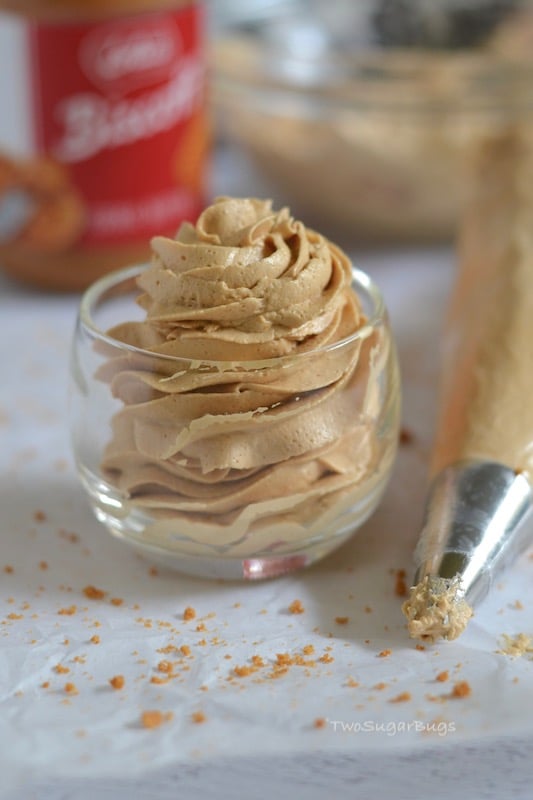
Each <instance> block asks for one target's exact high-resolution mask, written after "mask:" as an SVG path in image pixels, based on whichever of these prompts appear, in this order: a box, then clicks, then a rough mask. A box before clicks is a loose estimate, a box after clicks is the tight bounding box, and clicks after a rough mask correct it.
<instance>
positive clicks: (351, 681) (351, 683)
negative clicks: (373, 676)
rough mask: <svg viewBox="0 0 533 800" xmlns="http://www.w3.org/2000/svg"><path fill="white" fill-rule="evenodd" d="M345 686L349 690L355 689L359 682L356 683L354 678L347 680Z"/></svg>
mask: <svg viewBox="0 0 533 800" xmlns="http://www.w3.org/2000/svg"><path fill="white" fill-rule="evenodd" d="M346 686H349V687H350V689H356V688H357V687H358V686H359V681H356V680H355V678H348V680H347V681H346Z"/></svg>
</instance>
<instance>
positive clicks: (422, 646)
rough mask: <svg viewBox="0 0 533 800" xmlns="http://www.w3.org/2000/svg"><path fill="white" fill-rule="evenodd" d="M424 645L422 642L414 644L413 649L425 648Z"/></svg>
mask: <svg viewBox="0 0 533 800" xmlns="http://www.w3.org/2000/svg"><path fill="white" fill-rule="evenodd" d="M425 649H426V646H425V645H424V644H415V650H425Z"/></svg>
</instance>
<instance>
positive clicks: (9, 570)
mask: <svg viewBox="0 0 533 800" xmlns="http://www.w3.org/2000/svg"><path fill="white" fill-rule="evenodd" d="M14 571H15V570H14V569H13V567H12V566H11V564H6V565H5V567H4V572H5V573H6V575H12V574H13V573H14Z"/></svg>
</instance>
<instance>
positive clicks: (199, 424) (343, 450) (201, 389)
mask: <svg viewBox="0 0 533 800" xmlns="http://www.w3.org/2000/svg"><path fill="white" fill-rule="evenodd" d="M152 247H153V258H152V263H151V266H150V267H149V268H148V269H147V270H146V271H145V272H144V273H143V274H142V275H141V276H140V277H139V278H138V285H139V287H140V288H141V290H142V292H143V294H142V295H141V297H140V298H139V301H138V302H139V304H140V305H141V307H142V308H143V309H144V310H145V312H146V318H145V319H144V320H143V321H141V322H127V323H124V324H121V325H119V326H117V327H115V328H114V329H112V330H111V331H110V335H111V336H113V337H114V338H116V339H118V340H120V341H122V342H125V343H128V344H131V345H134V346H136V347H140V348H144V349H145V350H149V351H151V353H153V354H161V355H162V356H172V357H173V358H174V360H168V359H165V358H159V359H154V357H153V356H146V355H142V354H139V353H131V354H126V355H123V356H121V357H114V358H110V359H109V360H108V361H107V362H106V363H105V364H104V365H103V366H102V367H101V368H100V371H99V377H100V378H101V379H103V380H106V381H108V382H110V384H111V387H112V391H113V394H114V395H115V396H116V397H117V398H118V399H119V400H120V401H121V402H122V403H123V408H122V409H121V410H120V411H119V412H118V413H117V414H116V415H115V417H114V419H113V423H112V438H111V441H110V442H109V445H108V447H107V450H106V453H105V458H104V462H103V470H104V473H105V475H106V476H107V478H108V479H109V481H110V482H111V483H112V484H114V485H115V486H117V487H118V488H119V489H120V490H121V491H122V492H124V493H126V494H127V496H128V497H129V503H130V505H131V506H133V507H138V508H140V509H142V510H143V511H145V512H146V513H147V514H149V515H150V517H151V518H152V519H153V523H152V524H151V525H149V526H148V528H147V530H146V532H145V538H146V539H147V540H152V541H153V542H154V543H156V544H162V543H163V544H164V545H165V546H167V547H168V546H172V537H175V535H176V531H178V532H179V534H180V535H182V536H183V537H187V538H186V539H182V540H180V542H179V549H180V550H181V551H184V550H187V549H189V550H190V551H191V552H193V553H195V552H201V551H202V547H204V546H205V547H212V548H223V549H224V552H225V553H226V554H228V553H230V554H232V555H236V554H239V555H245V554H253V553H257V552H258V551H260V550H265V549H269V548H270V549H276V552H278V551H279V550H280V549H281V550H282V549H283V548H284V547H285V548H287V547H293V546H294V541H295V540H297V539H303V538H307V537H308V536H309V531H314V530H319V529H321V528H323V526H324V524H325V522H326V521H329V522H330V523H331V525H332V528H331V532H332V533H334V532H335V529H334V524H337V523H336V518H337V517H338V516H339V512H341V511H342V512H344V514H345V517H344V519H343V524H344V525H349V524H350V521H351V519H352V517H351V516H350V514H351V508H352V507H353V505H354V503H355V502H356V501H357V500H358V499H361V497H365V495H366V494H368V492H369V491H370V490H371V489H372V484H375V485H376V486H377V485H378V484H379V483H380V481H382V480H383V475H384V471H386V470H387V468H388V466H389V465H390V460H391V458H392V451H393V447H389V448H388V451H387V452H388V455H386V454H385V455H384V452H383V450H384V447H385V445H379V446H378V444H377V442H376V437H375V435H374V427H375V417H376V415H377V412H378V408H379V389H378V377H379V375H380V373H381V371H382V369H383V367H384V363H385V360H386V356H387V352H388V340H387V339H386V337H385V335H384V333H383V332H379V333H378V332H376V331H375V330H372V328H371V327H370V326H367V325H366V324H365V323H366V320H365V318H364V316H363V314H362V311H361V307H360V302H359V299H358V298H357V296H356V295H355V294H354V292H353V291H352V289H351V278H352V273H351V264H350V262H349V260H348V258H347V257H346V256H345V255H344V254H343V253H342V252H341V251H340V250H339V249H337V248H336V247H335V246H334V245H333V244H331V243H330V242H329V241H327V240H326V239H324V238H323V237H322V236H320V235H319V234H317V233H315V232H313V231H311V230H308V229H306V228H305V226H304V225H303V224H302V223H301V222H298V221H295V220H294V219H293V218H291V216H290V214H289V211H288V209H286V208H283V209H281V210H280V211H273V210H272V207H271V203H270V202H269V201H262V200H256V199H231V198H219V199H218V200H217V201H216V202H215V203H214V204H213V205H212V206H210V207H209V208H207V209H206V210H205V211H204V212H203V213H202V215H201V216H200V218H199V219H198V222H197V224H196V226H193V225H191V224H189V223H186V224H184V225H183V226H182V227H181V229H180V231H179V233H178V236H177V238H176V240H171V239H167V238H162V237H158V238H156V239H154V240H153V242H152ZM357 330H360V331H361V334H360V336H359V337H357V338H356V339H355V340H353V341H352V342H350V343H349V344H345V345H343V346H341V347H338V348H336V349H333V350H328V351H323V350H322V351H321V350H320V348H323V347H325V346H327V345H331V344H332V343H335V342H337V341H339V340H341V339H344V338H345V337H347V336H349V335H350V334H352V333H354V332H355V331H357ZM279 357H282V358H281V359H280V358H279ZM176 359H177V360H176ZM179 359H183V360H182V361H180V360H179ZM186 359H193V360H192V361H188V360H186ZM214 362H216V363H214ZM385 449H386V448H385ZM389 451H390V452H389ZM363 479H365V482H364V486H363ZM328 532H329V531H328ZM251 533H253V537H250V534H251ZM289 543H290V544H289Z"/></svg>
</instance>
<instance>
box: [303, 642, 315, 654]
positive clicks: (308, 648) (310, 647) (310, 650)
mask: <svg viewBox="0 0 533 800" xmlns="http://www.w3.org/2000/svg"><path fill="white" fill-rule="evenodd" d="M314 652H315V648H314V646H313V645H312V644H306V645H304V646H303V647H302V653H304V655H306V656H310V655H312V654H313V653H314Z"/></svg>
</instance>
